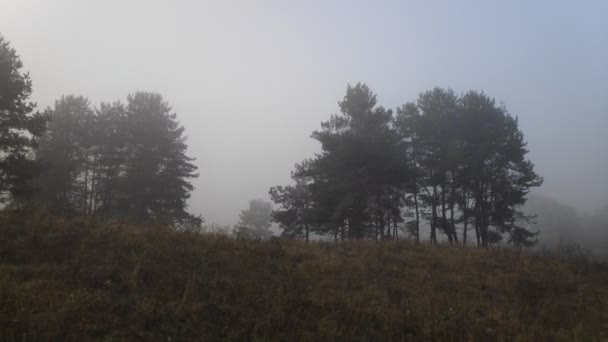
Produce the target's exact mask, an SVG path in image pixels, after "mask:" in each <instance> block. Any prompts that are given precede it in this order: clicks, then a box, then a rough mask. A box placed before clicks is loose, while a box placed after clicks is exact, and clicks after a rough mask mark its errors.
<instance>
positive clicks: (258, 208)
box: [235, 199, 272, 238]
mask: <svg viewBox="0 0 608 342" xmlns="http://www.w3.org/2000/svg"><path fill="white" fill-rule="evenodd" d="M271 214H272V204H271V203H270V202H266V201H264V200H261V199H255V200H251V201H249V208H247V209H245V210H242V211H241V214H240V215H239V218H240V221H239V223H238V224H237V225H236V227H235V233H236V236H238V237H244V236H246V237H259V238H269V237H271V236H272V231H271V230H270V226H271V225H272V222H271Z"/></svg>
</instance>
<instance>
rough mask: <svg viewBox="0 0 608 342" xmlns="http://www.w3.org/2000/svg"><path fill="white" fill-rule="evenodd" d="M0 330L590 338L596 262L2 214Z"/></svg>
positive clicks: (15, 336) (86, 336)
mask: <svg viewBox="0 0 608 342" xmlns="http://www.w3.org/2000/svg"><path fill="white" fill-rule="evenodd" d="M0 336H1V337H2V339H3V340H7V341H40V340H63V341H69V340H73V341H84V340H106V341H110V340H111V341H115V340H138V339H139V340H164V341H167V340H169V339H170V340H171V341H177V340H185V341H198V340H210V341H215V340H277V341H279V340H290V341H292V340H310V341H319V340H330V341H331V340H348V341H369V340H383V341H384V340H387V341H391V340H395V341H403V340H446V341H448V340H449V341H458V340H468V341H488V340H498V341H513V340H524V341H542V340H557V341H559V340H563V341H576V340H579V341H588V340H602V339H608V265H607V264H605V263H600V262H594V261H590V260H587V259H584V258H575V257H568V258H565V257H564V256H560V255H542V256H541V255H538V254H532V253H521V252H517V251H512V250H507V249H491V250H482V249H476V248H457V247H447V246H440V247H430V246H426V245H416V244H411V243H406V242H381V243H377V242H374V241H355V242H348V243H345V244H341V245H337V246H336V245H332V244H322V243H312V244H305V243H303V242H300V241H266V242H264V241H253V240H233V239H230V238H226V237H223V236H217V235H197V234H194V233H184V232H174V231H170V230H168V229H164V228H162V227H157V226H154V225H147V226H129V225H122V226H119V225H107V224H101V223H98V222H95V221H94V220H90V219H89V220H87V219H72V220H67V219H60V218H53V217H50V216H48V215H42V214H40V215H37V214H32V215H17V216H15V215H4V216H3V217H2V218H0Z"/></svg>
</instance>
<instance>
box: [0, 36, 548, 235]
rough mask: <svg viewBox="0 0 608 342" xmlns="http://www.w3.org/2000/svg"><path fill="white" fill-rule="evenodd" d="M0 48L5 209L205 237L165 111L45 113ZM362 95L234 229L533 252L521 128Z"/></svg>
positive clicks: (475, 107)
mask: <svg viewBox="0 0 608 342" xmlns="http://www.w3.org/2000/svg"><path fill="white" fill-rule="evenodd" d="M21 68H22V63H21V61H20V59H19V57H18V55H17V54H16V52H15V50H14V49H13V48H11V47H10V45H9V44H8V42H6V41H5V40H4V39H3V38H2V37H1V36H0V194H2V196H1V197H0V198H1V199H2V200H3V201H4V202H6V201H7V200H9V199H10V200H12V203H18V202H20V201H32V200H34V201H37V202H41V203H44V204H45V205H47V206H48V207H49V208H51V209H52V210H54V211H56V212H58V213H62V214H76V215H96V216H100V217H106V218H130V219H135V220H146V219H155V220H162V221H164V222H170V223H172V224H182V225H196V226H199V225H200V223H201V222H202V219H201V218H200V217H198V216H193V215H191V214H189V213H188V212H187V210H186V209H187V203H186V202H187V199H188V198H189V196H190V192H191V191H192V190H193V187H192V185H191V183H190V180H191V179H192V178H194V177H197V174H196V169H197V168H196V166H195V165H194V164H193V163H192V161H193V159H192V158H190V157H188V156H187V155H186V149H187V145H186V143H185V137H184V128H183V127H182V126H180V125H179V123H178V122H177V120H176V115H175V114H174V113H172V112H171V108H170V107H169V105H168V104H167V102H166V101H164V100H163V98H162V97H161V96H160V95H158V94H155V93H146V92H137V93H134V94H131V95H129V96H128V98H127V101H126V103H122V102H120V101H117V102H113V103H101V104H100V106H99V107H93V106H92V105H91V103H90V102H89V101H88V100H87V99H86V98H84V97H79V96H64V97H62V98H61V99H59V100H57V101H56V103H55V106H54V108H49V109H47V110H45V111H43V112H38V111H35V104H33V103H32V102H31V101H29V97H30V95H31V92H32V84H31V80H30V78H29V75H28V74H27V73H24V72H22V71H21ZM376 102H377V101H376V96H375V94H374V93H373V92H372V91H371V90H370V89H369V88H368V87H367V86H366V85H364V84H357V85H355V86H349V87H348V88H347V92H346V95H345V97H344V99H343V100H342V101H341V102H339V105H340V110H341V113H340V114H338V115H333V116H332V117H331V118H330V119H329V120H328V121H326V122H323V123H322V124H321V129H320V130H318V131H315V132H313V133H312V138H314V139H316V140H317V141H319V142H320V143H321V153H319V154H317V155H316V156H315V157H314V158H312V159H308V160H305V161H303V162H302V163H300V164H298V165H296V168H295V170H294V171H293V172H292V178H293V180H294V183H295V184H293V185H290V186H276V187H272V188H271V189H270V196H271V198H272V200H273V201H274V202H275V203H277V204H278V205H279V207H278V208H277V210H274V211H272V208H271V205H270V204H269V203H265V202H263V201H252V202H251V203H250V208H249V209H248V210H246V211H243V213H242V214H241V222H240V224H239V225H238V226H237V227H238V230H239V231H242V232H243V233H254V234H256V235H262V236H266V237H267V236H270V235H272V234H271V232H270V230H269V227H270V223H269V222H268V218H269V217H270V216H271V215H272V218H273V219H274V220H275V221H276V222H278V223H279V224H280V226H281V228H283V229H284V232H283V235H284V236H287V237H303V238H305V239H307V240H308V239H309V238H310V237H311V235H312V234H314V235H326V236H331V237H333V239H335V240H336V241H337V240H338V239H362V238H375V239H398V238H399V236H400V234H408V235H412V236H414V237H415V238H416V239H420V238H421V227H422V226H423V225H424V226H427V225H428V227H429V231H430V241H431V242H432V243H437V241H438V239H439V238H440V237H441V236H443V237H444V238H445V239H447V241H449V242H450V243H453V244H456V243H463V244H467V242H468V240H469V239H471V237H470V236H474V239H475V241H476V243H477V244H478V245H481V246H487V245H488V244H491V243H495V242H498V241H500V240H501V238H502V237H503V236H507V237H508V242H510V243H512V244H514V245H516V246H528V245H531V244H534V242H535V233H532V232H530V231H529V230H527V229H525V228H524V224H525V222H526V220H527V219H528V217H527V216H525V215H524V214H522V212H521V210H520V208H521V206H522V205H523V204H524V203H525V201H526V195H527V193H528V190H529V189H530V187H534V186H539V185H540V184H541V183H542V178H541V177H539V176H538V175H537V174H536V173H535V172H534V168H533V165H532V163H531V162H530V161H529V160H527V159H526V153H527V150H526V143H525V142H524V139H523V134H522V132H521V131H520V130H519V128H518V123H517V119H516V118H514V117H512V116H511V115H510V114H509V113H508V112H507V110H506V108H505V107H504V106H501V105H497V104H496V103H495V101H494V100H493V99H491V98H490V97H488V96H487V95H485V94H483V93H479V92H474V91H470V92H468V93H466V94H464V95H461V96H458V95H456V94H454V92H453V91H452V90H449V89H441V88H435V89H432V90H430V91H427V92H424V93H422V94H420V96H419V98H418V100H417V101H416V102H415V103H414V102H411V103H406V104H404V105H403V106H401V107H399V108H398V109H397V110H396V111H395V112H393V111H392V110H388V109H385V108H383V107H382V106H378V105H377V103H376Z"/></svg>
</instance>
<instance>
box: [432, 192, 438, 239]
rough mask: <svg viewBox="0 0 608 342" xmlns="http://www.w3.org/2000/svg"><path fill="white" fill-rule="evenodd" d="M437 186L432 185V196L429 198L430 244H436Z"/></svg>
mask: <svg viewBox="0 0 608 342" xmlns="http://www.w3.org/2000/svg"><path fill="white" fill-rule="evenodd" d="M436 198H437V186H433V198H432V200H431V244H432V245H436V244H437V232H436V231H435V230H436V229H437V202H436Z"/></svg>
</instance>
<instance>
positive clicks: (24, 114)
mask: <svg viewBox="0 0 608 342" xmlns="http://www.w3.org/2000/svg"><path fill="white" fill-rule="evenodd" d="M22 67H23V63H22V62H21V59H20V58H19V56H18V55H17V52H16V51H15V49H13V48H12V47H11V46H10V44H9V42H8V41H6V40H5V39H4V37H2V36H1V35H0V201H3V202H4V201H6V200H8V199H11V198H12V199H16V198H24V197H28V196H31V194H32V192H33V191H34V189H33V188H32V187H31V182H30V180H31V178H32V177H33V176H35V175H36V173H38V172H39V170H41V168H40V165H39V164H38V163H36V162H35V161H34V160H33V158H32V151H33V150H34V149H35V147H36V144H37V140H38V139H39V137H40V136H41V135H42V133H43V131H44V125H45V122H46V118H45V116H44V115H43V114H40V113H38V112H36V113H34V109H35V104H34V103H33V102H31V101H30V100H29V97H30V95H31V93H32V81H31V80H30V77H29V74H28V73H24V72H22V71H21V68H22Z"/></svg>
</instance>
